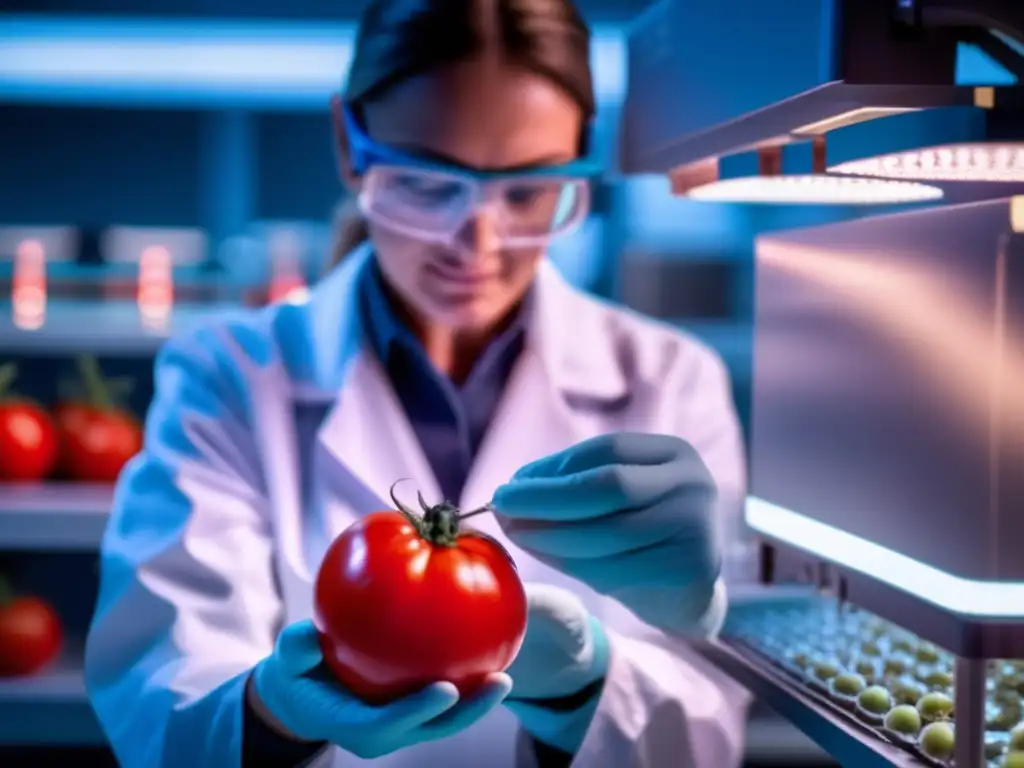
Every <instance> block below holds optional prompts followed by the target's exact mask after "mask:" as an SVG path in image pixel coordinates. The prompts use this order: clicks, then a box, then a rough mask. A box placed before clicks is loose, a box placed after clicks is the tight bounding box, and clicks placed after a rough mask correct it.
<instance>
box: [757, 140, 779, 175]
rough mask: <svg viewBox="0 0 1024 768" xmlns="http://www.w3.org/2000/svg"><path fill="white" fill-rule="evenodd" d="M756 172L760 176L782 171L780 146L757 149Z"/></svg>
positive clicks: (776, 173) (777, 173)
mask: <svg viewBox="0 0 1024 768" xmlns="http://www.w3.org/2000/svg"><path fill="white" fill-rule="evenodd" d="M757 172H758V174H759V175H761V176H778V175H779V174H781V173H782V147H764V148H763V149H759V150H757Z"/></svg>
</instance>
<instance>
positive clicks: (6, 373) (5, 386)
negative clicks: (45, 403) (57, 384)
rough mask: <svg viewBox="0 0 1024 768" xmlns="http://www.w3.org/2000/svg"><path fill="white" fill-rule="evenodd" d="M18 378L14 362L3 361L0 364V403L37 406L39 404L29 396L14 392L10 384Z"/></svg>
mask: <svg viewBox="0 0 1024 768" xmlns="http://www.w3.org/2000/svg"><path fill="white" fill-rule="evenodd" d="M17 378H18V366H17V364H16V363H4V364H3V365H0V404H3V405H27V406H31V407H34V408H38V407H39V404H38V403H37V402H36V401H35V400H33V399H32V398H30V397H25V396H24V395H22V394H20V393H18V392H16V391H15V390H14V389H13V388H12V387H11V385H12V384H14V382H15V380H16V379H17Z"/></svg>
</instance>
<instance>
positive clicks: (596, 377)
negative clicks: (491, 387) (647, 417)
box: [460, 262, 629, 580]
mask: <svg viewBox="0 0 1024 768" xmlns="http://www.w3.org/2000/svg"><path fill="white" fill-rule="evenodd" d="M531 299H532V300H531V305H530V315H529V318H528V323H527V340H526V344H525V348H524V350H523V353H522V355H521V356H520V359H519V362H518V363H517V365H516V367H515V369H514V371H513V373H512V377H511V379H510V380H509V383H508V385H507V387H506V390H505V393H504V395H503V397H502V400H501V403H500V404H499V406H498V411H497V413H496V415H495V418H494V421H493V422H492V424H491V428H490V429H489V430H488V432H487V435H486V437H485V439H484V443H483V445H482V446H481V450H480V452H479V454H478V455H477V459H476V461H475V462H474V465H473V469H472V471H471V473H470V477H469V479H468V480H467V483H466V488H465V490H464V493H463V496H462V499H461V500H460V506H461V507H462V508H463V509H476V508H478V507H480V506H482V505H484V504H486V503H487V502H489V501H490V499H491V497H492V495H493V494H494V491H495V489H496V488H497V487H498V486H499V485H501V484H502V483H505V482H508V480H509V479H510V478H511V477H512V475H513V474H515V472H516V471H517V470H518V469H519V468H520V467H522V466H523V465H525V464H528V463H530V462H531V461H535V460H536V459H539V458H541V457H543V456H547V455H549V454H552V453H556V452H558V451H560V450H563V449H565V448H568V447H569V446H571V445H574V444H575V443H577V442H580V441H581V440H585V439H587V438H589V437H594V436H596V435H599V434H602V433H605V432H610V431H614V430H615V429H616V414H618V413H621V411H622V407H623V406H624V405H625V403H626V402H627V401H628V399H629V388H628V382H627V381H626V378H625V376H624V374H623V371H622V366H621V365H620V362H619V360H618V359H617V354H616V348H615V344H614V339H612V338H610V337H609V336H607V335H605V334H604V333H603V331H604V327H603V324H602V323H601V322H600V321H601V316H602V315H603V309H602V307H601V305H600V304H597V303H595V302H593V301H592V300H590V299H588V298H585V297H584V296H582V295H581V294H579V293H577V292H576V291H575V289H573V288H571V287H570V286H569V285H568V284H566V283H565V282H564V280H563V278H562V277H561V276H560V275H559V274H558V273H557V272H556V271H555V268H554V267H553V266H552V265H550V264H549V263H547V262H545V263H544V264H543V266H542V268H541V270H540V272H539V274H538V276H537V279H536V282H535V285H534V293H533V296H532V297H531ZM580 329H591V330H590V333H591V334H593V335H592V336H585V337H581V336H580ZM473 525H474V526H475V527H477V528H478V529H480V530H482V531H483V532H485V533H488V534H490V535H492V536H494V537H496V538H497V539H498V540H499V541H501V542H502V543H503V544H505V545H506V546H508V547H509V549H510V551H512V554H513V556H515V558H516V561H517V562H518V563H520V564H521V565H520V568H521V570H523V566H522V564H523V563H524V562H529V563H530V565H529V567H528V568H527V569H526V571H527V572H526V573H525V574H524V576H525V577H526V578H533V579H537V578H540V577H541V576H542V575H543V576H544V577H545V578H547V579H548V580H553V579H556V578H557V575H555V574H553V573H551V572H550V571H549V569H547V568H546V567H542V566H540V564H539V563H537V561H534V560H533V559H532V558H527V557H526V556H525V555H524V553H521V552H518V550H516V548H515V547H514V546H512V545H511V544H510V543H509V542H508V540H507V539H506V538H505V536H504V534H503V533H502V532H501V529H500V528H499V527H498V524H497V521H496V520H495V519H494V516H493V515H490V514H485V515H479V516H477V517H475V518H473ZM538 568H542V570H543V573H542V571H541V570H537V569H538Z"/></svg>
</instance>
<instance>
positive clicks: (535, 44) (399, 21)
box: [331, 0, 596, 266]
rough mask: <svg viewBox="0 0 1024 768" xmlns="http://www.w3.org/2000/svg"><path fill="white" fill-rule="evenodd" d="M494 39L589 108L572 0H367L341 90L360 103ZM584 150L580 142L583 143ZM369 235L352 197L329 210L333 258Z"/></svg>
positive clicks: (584, 39) (586, 57) (583, 32)
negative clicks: (333, 210)
mask: <svg viewBox="0 0 1024 768" xmlns="http://www.w3.org/2000/svg"><path fill="white" fill-rule="evenodd" d="M492 46H500V50H501V52H502V54H503V55H504V56H505V57H506V58H508V59H509V60H510V61H513V62H515V63H516V64H518V65H519V66H521V67H524V68H526V69H529V70H531V71H533V72H536V73H538V74H541V75H543V76H545V77H547V78H549V79H550V80H552V81H553V82H555V83H557V84H558V85H559V86H560V87H561V88H562V89H564V90H565V91H566V92H567V93H568V94H569V95H570V96H571V97H572V98H573V100H574V101H576V103H577V104H579V106H580V108H581V109H582V110H583V115H584V120H585V121H586V122H589V121H590V120H591V119H592V118H593V116H594V112H595V108H596V104H595V97H594V84H593V76H592V74H591V71H590V29H589V28H588V27H587V25H586V22H584V21H583V18H582V16H580V13H579V11H578V10H577V9H576V6H575V5H574V4H573V2H572V0H370V2H369V4H368V5H367V6H366V8H365V10H364V11H363V13H362V16H361V17H360V20H359V30H358V32H357V34H356V41H355V52H354V55H353V59H352V63H351V65H350V67H349V74H348V82H347V84H346V86H345V93H344V98H345V101H346V102H348V103H349V104H350V105H351V106H352V107H353V108H354V109H355V110H356V112H357V113H358V110H359V108H360V107H361V106H362V105H364V104H366V103H369V102H372V101H373V100H374V99H376V98H379V97H380V96H382V95H383V94H384V93H385V92H386V91H387V90H388V89H389V88H392V87H394V86H395V85H398V84H399V83H401V82H403V81H404V80H407V79H409V78H412V77H415V76H417V75H420V74H424V73H426V72H430V71H432V70H436V69H439V68H440V67H443V66H444V65H446V64H453V63H456V62H459V61H465V60H467V59H469V58H471V57H472V56H474V55H476V54H477V53H478V52H480V51H483V50H486V49H488V48H489V47H492ZM581 148H582V149H584V151H585V149H586V148H585V147H581ZM368 239H369V231H368V228H367V226H366V222H365V220H364V219H363V217H362V215H361V214H360V213H359V209H358V208H357V207H356V203H355V200H354V199H348V200H345V201H343V202H342V203H341V204H340V205H339V206H338V207H337V208H336V209H335V213H334V244H333V248H332V252H331V265H332V266H333V265H334V264H337V263H338V262H339V261H341V260H342V259H343V258H344V256H345V254H347V253H348V252H349V251H351V250H352V249H353V248H355V247H356V246H358V245H360V244H362V243H363V242H365V241H366V240H368Z"/></svg>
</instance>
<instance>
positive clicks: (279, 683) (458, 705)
mask: <svg viewBox="0 0 1024 768" xmlns="http://www.w3.org/2000/svg"><path fill="white" fill-rule="evenodd" d="M322 661H323V657H322V655H321V652H320V644H319V641H318V639H317V631H316V628H315V627H314V626H313V623H312V622H311V621H300V622H297V623H295V624H292V625H290V626H288V627H286V628H285V629H284V631H283V632H281V635H280V636H279V637H278V639H277V644H276V646H275V648H274V652H273V653H272V654H271V655H270V656H269V657H267V658H266V659H264V660H263V661H262V662H260V663H259V664H258V665H257V666H256V669H255V670H254V672H253V677H252V682H253V685H254V687H255V692H256V694H257V696H258V697H259V703H260V705H261V707H262V708H263V709H265V710H266V711H267V712H269V714H270V715H271V716H272V717H273V719H275V720H276V721H277V722H276V723H273V725H275V726H277V727H280V728H284V729H285V730H287V731H288V732H290V733H291V734H292V735H294V736H295V737H297V738H299V739H303V740H305V741H311V742H316V741H327V742H330V743H332V744H334V745H336V746H338V747H341V749H343V750H345V751H346V752H349V753H351V754H353V755H356V756H357V757H360V758H363V759H369V758H375V757H380V756H382V755H387V754H390V753H391V752H394V751H396V750H399V749H402V748H404V747H408V746H412V745H413V744H418V743H420V742H424V741H434V740H436V739H443V738H445V737H447V736H451V735H453V734H455V733H458V732H459V731H461V730H463V729H465V728H467V727H469V726H470V725H472V724H473V723H475V722H476V721H477V720H479V719H481V718H482V717H483V716H484V715H486V714H487V713H488V712H490V711H491V709H493V708H494V707H495V706H497V705H498V704H500V703H501V701H502V700H503V699H504V698H505V696H507V695H508V692H509V690H510V689H511V687H512V682H511V680H510V679H509V677H508V676H507V675H504V674H496V675H493V676H492V677H491V679H490V680H488V682H487V683H486V684H485V686H484V689H483V690H482V691H481V692H480V693H478V694H476V695H475V696H474V697H473V698H472V699H469V700H466V701H459V694H458V691H457V690H456V689H455V686H454V685H452V684H451V683H448V682H438V683H435V684H433V685H431V686H429V687H427V688H425V689H423V690H422V691H420V692H418V693H415V694H413V695H411V696H408V697H406V698H404V699H401V700H399V701H397V702H394V703H391V704H387V705H384V706H379V707H378V706H369V705H367V704H364V703H362V702H361V701H359V700H358V699H357V698H355V697H354V696H352V695H351V694H349V693H347V692H346V691H345V690H344V689H343V688H342V687H341V685H340V684H338V683H337V682H336V681H334V680H333V679H328V677H327V675H326V672H325V670H324V668H323V667H321V662H322ZM261 707H257V709H260V708H261Z"/></svg>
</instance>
